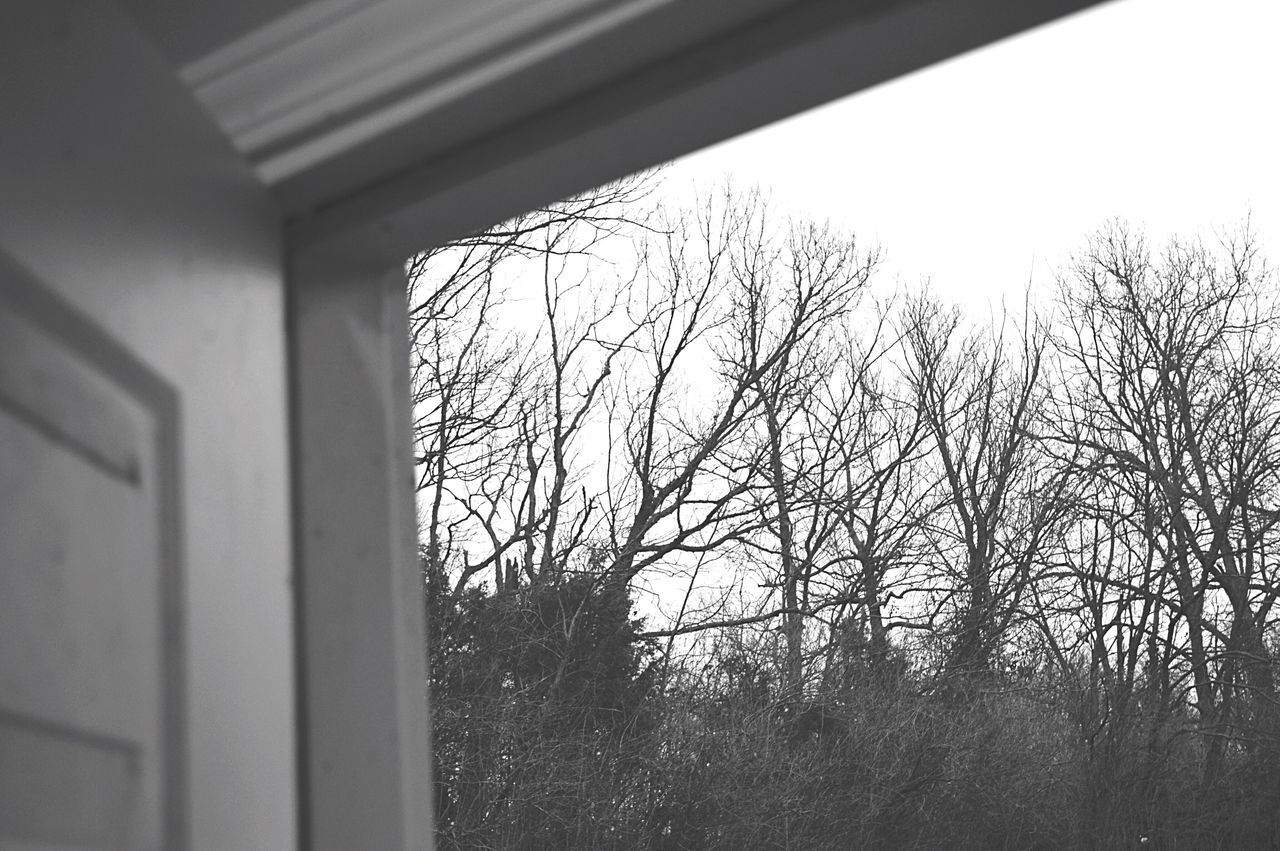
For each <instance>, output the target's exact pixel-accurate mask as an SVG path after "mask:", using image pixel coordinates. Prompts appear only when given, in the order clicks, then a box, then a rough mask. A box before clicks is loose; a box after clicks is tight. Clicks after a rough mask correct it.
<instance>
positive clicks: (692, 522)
mask: <svg viewBox="0 0 1280 851" xmlns="http://www.w3.org/2000/svg"><path fill="white" fill-rule="evenodd" d="M652 188H653V183H652V179H651V178H638V179H635V180H633V181H628V182H624V183H621V184H615V185H612V186H609V187H606V188H605V189H602V190H600V191H599V192H597V193H593V194H591V195H588V196H583V197H581V198H577V199H573V200H570V201H568V202H565V203H563V204H560V205H556V206H553V207H551V208H548V209H545V210H540V211H535V212H534V213H531V214H529V215H527V216H525V217H522V218H521V219H518V220H515V221H512V222H508V223H506V224H504V225H502V226H500V227H497V228H494V229H492V230H490V231H487V232H484V233H481V234H476V235H474V236H472V237H469V238H467V239H464V240H461V241H459V242H457V243H454V244H452V245H449V246H445V247H443V248H441V249H439V250H436V251H433V252H429V253H426V254H423V255H421V256H419V257H417V258H415V259H414V260H413V261H412V262H411V265H410V276H411V281H412V285H411V287H410V294H409V297H410V308H411V312H412V320H413V327H412V343H413V364H412V365H413V370H414V392H415V399H414V405H415V408H414V409H415V415H416V423H415V428H416V438H417V447H418V459H417V460H418V466H417V469H416V475H417V482H418V488H419V495H420V501H419V504H420V513H421V516H422V548H423V565H424V575H425V580H426V587H427V595H426V599H427V602H426V605H427V612H428V619H429V627H430V636H429V640H430V646H429V653H430V663H431V672H430V689H431V699H432V705H433V710H434V714H433V736H434V738H433V748H434V763H435V764H434V766H433V770H434V772H435V778H436V791H437V794H436V800H435V802H434V806H435V808H436V817H437V822H438V825H439V831H440V835H439V841H440V843H441V845H442V846H443V847H445V848H592V849H595V848H600V849H606V848H619V849H621V848H651V849H678V848H725V849H739V848H795V849H802V848H804V849H807V848H974V849H978V848H1046V849H1050V848H1053V849H1056V848H1064V849H1065V848H1127V847H1139V846H1141V847H1150V848H1180V849H1192V848H1195V849H1199V848H1271V847H1275V845H1276V842H1277V836H1280V699H1278V694H1277V687H1276V676H1277V668H1278V664H1277V654H1278V653H1280V631H1278V630H1277V617H1276V613H1275V611H1274V608H1275V603H1276V598H1277V596H1278V595H1280V577H1278V576H1277V565H1278V563H1280V562H1278V560H1277V557H1278V556H1280V552H1278V549H1280V530H1278V529H1277V521H1280V362H1278V361H1277V359H1278V358H1280V338H1278V337H1277V331H1278V330H1280V328H1278V323H1280V305H1277V301H1276V296H1277V293H1276V292H1275V289H1276V287H1275V284H1276V282H1275V280H1274V278H1273V277H1272V275H1271V273H1270V272H1269V270H1268V269H1267V267H1266V266H1265V263H1264V261H1263V259H1262V258H1261V257H1260V256H1259V254H1258V251H1257V248H1256V245H1255V243H1254V242H1253V241H1252V240H1251V239H1250V237H1249V236H1248V235H1247V234H1245V235H1241V236H1239V237H1238V238H1235V239H1234V240H1231V239H1228V240H1222V241H1219V242H1217V243H1214V244H1213V246H1212V247H1207V246H1206V245H1204V244H1202V243H1201V242H1171V243H1169V244H1168V245H1166V246H1162V247H1158V248H1157V247H1152V246H1148V245H1147V244H1146V243H1145V242H1144V240H1143V238H1142V236H1141V235H1139V234H1137V233H1134V232H1132V231H1130V230H1127V229H1125V228H1124V227H1122V226H1120V225H1112V226H1109V227H1107V228H1106V229H1104V230H1102V231H1101V232H1099V233H1098V234H1096V235H1095V236H1093V237H1092V238H1090V239H1088V240H1086V241H1084V243H1083V248H1082V250H1081V251H1080V252H1079V253H1078V255H1077V257H1076V259H1075V260H1074V261H1073V262H1072V263H1071V264H1069V265H1068V266H1067V267H1065V268H1063V269H1062V270H1061V272H1060V275H1059V278H1058V281H1057V286H1056V294H1055V296H1054V297H1053V299H1052V300H1051V301H1046V303H1044V304H1036V305H1032V304H1029V303H1028V304H1024V305H1020V306H1019V307H1018V309H1016V310H1005V311H1003V312H1001V313H1000V314H999V315H998V316H996V317H995V318H994V319H991V320H990V321H987V322H974V321H971V320H970V319H969V318H967V317H964V316H963V315H961V314H960V313H959V312H958V311H957V310H954V309H951V308H948V307H947V306H945V305H942V304H940V303H939V302H938V301H937V300H936V299H935V298H933V297H932V296H931V295H930V294H929V292H928V291H927V289H925V288H921V289H919V290H918V291H914V292H901V291H898V292H893V291H891V290H890V289H888V288H886V287H885V285H884V283H883V282H881V281H879V280H878V278H877V269H878V266H879V258H878V254H877V252H876V251H875V250H868V249H866V248H864V247H862V246H860V245H859V244H858V243H856V242H855V241H854V240H853V239H852V238H851V237H849V236H848V235H844V234H840V233H838V232H836V231H835V230H833V229H831V228H828V227H823V226H818V225H814V224H810V223H794V222H781V221H777V220H776V219H774V218H771V217H770V215H769V214H768V210H767V204H766V203H765V202H764V200H762V199H761V198H760V197H759V196H758V195H756V194H753V193H733V192H728V191H726V192H724V193H722V194H721V195H719V196H715V197H710V198H704V199H703V200H701V201H700V202H699V203H697V204H696V205H695V206H693V207H691V208H688V209H684V210H679V211H676V212H674V213H672V212H669V211H664V210H663V209H661V208H660V206H659V205H658V204H656V203H655V202H654V201H653V199H652V197H651V195H650V194H649V193H650V192H651V190H652Z"/></svg>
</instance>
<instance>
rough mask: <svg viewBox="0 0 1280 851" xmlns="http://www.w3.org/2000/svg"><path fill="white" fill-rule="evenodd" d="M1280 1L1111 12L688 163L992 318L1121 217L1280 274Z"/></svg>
mask: <svg viewBox="0 0 1280 851" xmlns="http://www.w3.org/2000/svg"><path fill="white" fill-rule="evenodd" d="M1278 129H1280V3H1277V2H1275V0H1112V2H1110V3H1106V4H1104V5H1102V6H1101V7H1098V8H1096V9H1094V10H1092V11H1089V12H1086V13H1083V14H1080V15H1076V16H1073V17H1071V18H1068V19H1065V20H1063V21H1060V22H1058V23H1055V24H1052V25H1050V26H1048V27H1042V28H1040V29H1037V30H1034V31H1031V32H1029V33H1026V34H1023V35H1021V36H1018V37H1016V38H1014V39H1010V40H1007V41H1004V42H1000V43H998V44H996V45H993V46H991V47H988V48H985V49H983V50H980V51H977V52H975V53H971V54H967V55H965V56H961V57H958V58H956V59H953V60H951V61H949V62H946V63H943V64H941V65H936V66H933V67H931V68H928V69H926V70H924V71H921V72H918V73H916V74H914V75H911V76H909V77H906V78H903V79H900V80H897V81H894V82H892V83H889V84H886V85H884V86H880V87H878V88H875V89H872V90H869V91H866V92H862V93H860V94H857V95H854V96H851V97H848V98H845V99H843V100H840V101H836V102H834V103H831V104H828V105H826V106H824V107H821V108H819V109H816V110H812V111H810V112H807V113H803V114H801V115H799V116H796V117H794V118H791V119H788V120H786V121H783V122H780V123H778V124H774V125H772V126H769V127H766V128H763V129H760V130H757V131H755V132H753V133H750V134H747V135H745V136H741V137H738V138H737V139H734V140H731V141H729V142H725V143H723V144H720V145H717V146H715V147H713V148H709V149H706V150H704V151H701V152H699V153H696V154H693V155H691V156H688V157H685V158H683V159H681V160H679V161H677V163H676V164H675V165H674V166H673V167H672V169H671V170H670V171H669V173H668V177H669V180H670V184H669V185H670V186H671V189H672V191H673V192H674V193H676V194H679V193H681V192H682V191H684V189H685V188H687V187H689V186H691V185H693V184H695V183H696V184H700V185H705V184H715V183H717V182H719V181H721V180H723V178H724V176H725V175H732V176H733V179H734V182H735V183H738V184H743V185H759V186H760V187H761V188H763V189H766V190H767V191H768V192H769V193H770V194H771V196H772V198H773V201H774V204H775V206H776V207H779V208H781V209H783V210H786V211H787V212H790V213H800V214H805V215H809V216H811V217H814V218H817V219H830V220H831V221H832V222H833V223H837V224H840V225H843V226H847V227H851V228H853V229H854V231H855V232H856V233H857V234H858V236H859V237H860V238H862V239H866V240H868V241H874V242H878V243H879V244H880V245H882V246H883V248H884V249H885V250H886V252H887V260H888V262H887V265H886V272H887V274H888V275H890V276H895V277H901V278H902V279H904V280H905V281H906V282H909V283H914V282H916V281H918V280H920V279H922V278H925V277H927V278H930V279H931V280H932V282H933V286H934V288H935V290H936V291H937V292H938V293H939V294H940V295H941V296H943V297H944V298H946V299H948V300H952V301H956V302H959V303H961V304H964V305H965V306H966V307H968V308H969V309H971V310H979V311H982V312H985V311H986V309H987V307H986V305H987V304H988V303H989V302H990V300H992V299H994V300H997V301H998V300H999V299H1000V298H1001V297H1002V296H1011V297H1012V298H1013V299H1014V300H1020V299H1021V293H1022V290H1023V288H1024V287H1025V286H1026V284H1027V282H1028V279H1029V278H1031V277H1032V275H1033V273H1034V281H1035V285H1036V286H1037V287H1043V286H1045V285H1046V284H1049V283H1050V282H1051V277H1052V273H1053V269H1054V268H1055V267H1056V266H1057V265H1058V264H1060V263H1061V261H1062V260H1063V259H1064V258H1065V257H1066V256H1067V255H1069V254H1070V252H1072V251H1073V250H1075V249H1076V248H1077V247H1078V246H1079V245H1080V244H1081V243H1082V241H1083V239H1084V238H1085V237H1086V236H1087V235H1088V234H1089V233H1091V232H1092V231H1094V230H1096V229H1097V228H1098V226H1099V225H1101V224H1103V223H1104V222H1105V221H1106V220H1107V219H1109V218H1111V217H1122V218H1124V219H1126V220H1128V221H1129V222H1131V223H1132V224H1135V225H1139V226H1142V227H1143V228H1144V229H1145V230H1146V232H1147V233H1148V234H1149V235H1150V236H1152V237H1157V238H1161V239H1163V238H1164V237H1165V236H1167V235H1169V234H1171V233H1180V234H1191V235H1200V236H1203V237H1204V238H1206V239H1207V240H1212V239H1214V234H1215V233H1216V232H1222V231H1223V230H1224V229H1229V228H1231V227H1234V226H1236V225H1238V224H1240V223H1241V222H1243V220H1244V219H1245V217H1246V216H1250V217H1251V220H1252V223H1253V226H1254V229H1255V231H1256V232H1257V233H1258V234H1259V236H1260V237H1261V238H1262V241H1263V244H1264V247H1265V248H1266V253H1267V256H1268V257H1269V259H1270V261H1271V262H1272V264H1280V164H1278V163H1280V160H1278V157H1280V154H1278V151H1280V139H1278V138H1277V130H1278Z"/></svg>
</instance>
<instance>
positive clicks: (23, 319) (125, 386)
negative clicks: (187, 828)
mask: <svg viewBox="0 0 1280 851" xmlns="http://www.w3.org/2000/svg"><path fill="white" fill-rule="evenodd" d="M176 411H177V405H176V402H175V395H174V393H173V392H172V390H171V389H170V388H169V387H168V386H167V385H166V384H165V383H164V382H163V381H162V380H160V379H159V378H158V377H157V376H155V375H154V374H153V373H152V372H151V371H150V370H148V369H147V368H146V367H145V366H144V365H143V364H142V363H141V362H139V361H137V360H136V359H135V358H133V357H132V356H131V355H130V354H129V353H128V352H127V351H126V350H125V349H124V348H123V347H121V346H119V345H118V344H117V343H115V342H114V341H113V340H111V339H110V338H109V337H108V336H107V335H106V334H104V333H103V332H102V330H101V329H100V328H98V327H96V325H95V324H94V323H93V322H92V321H91V320H89V319H87V318H86V317H84V316H81V315H79V314H78V313H76V312H75V311H74V310H72V309H71V308H69V307H68V306H67V305H65V304H63V303H61V302H60V301H59V300H58V299H57V298H55V297H53V296H52V295H51V294H50V293H49V292H47V291H46V290H45V289H44V288H43V287H41V286H40V284H39V283H38V282H36V281H35V280H33V279H32V278H31V277H30V276H29V275H27V274H26V273H25V272H24V271H23V270H21V269H20V268H18V267H17V266H15V265H14V264H13V263H11V262H9V261H8V260H6V259H4V258H3V257H0V851H16V849H26V848H75V849H82V848H83V849H90V848H92V849H99V848H101V849H119V848H127V849H171V848H173V849H177V848H182V847H185V842H184V836H183V822H184V819H183V811H184V804H185V802H184V794H183V790H184V783H183V780H184V773H183V761H182V753H181V750H182V749H181V743H182V741H183V736H182V723H181V711H180V710H181V706H182V700H181V696H182V691H181V682H182V664H183V656H182V642H181V640H180V639H181V630H180V626H181V624H180V600H181V597H180V596H179V592H180V590H181V588H180V576H181V573H180V569H179V558H178V555H179V552H180V536H179V530H178V528H177V517H178V516H179V515H178V512H177V496H178V494H177V489H176V487H175V483H176V481H177V477H176V464H175V458H176V457H177V456H176V453H175V449H176V439H177V416H176Z"/></svg>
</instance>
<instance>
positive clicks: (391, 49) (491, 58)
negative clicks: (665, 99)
mask: <svg viewBox="0 0 1280 851" xmlns="http://www.w3.org/2000/svg"><path fill="white" fill-rule="evenodd" d="M672 2H676V0H436V2H430V3H428V2H424V0H321V1H320V2H315V3H310V4H308V5H306V6H304V7H302V8H300V9H298V10H297V11H295V12H292V13H290V14H288V15H285V16H284V17H282V18H280V19H277V20H275V21H273V22H271V23H270V24H268V25H266V26H264V27H262V28H260V29H258V30H256V31H254V32H252V33H250V34H248V35H246V36H244V37H242V38H240V39H237V40H236V41H234V42H232V43H230V44H228V45H226V46H224V47H222V48H220V49H218V50H217V51H215V52H214V53H212V54H210V55H208V56H205V57H203V58H201V59H199V60H196V61H194V62H192V63H190V64H189V65H187V66H186V67H184V68H183V69H182V70H181V72H180V76H181V78H182V80H183V81H184V82H185V83H186V84H187V86H188V87H189V88H190V89H191V90H192V91H193V93H194V94H195V96H196V98H197V99H198V100H199V101H200V102H201V103H202V104H203V105H204V107H205V108H206V109H207V110H208V111H209V113H210V114H211V115H212V116H213V118H214V120H215V122H216V123H217V124H218V125H219V126H220V127H221V129H222V130H223V132H224V133H225V134H226V135H227V137H228V138H229V139H230V140H231V142H232V144H233V145H234V146H235V147H236V149H237V150H239V151H240V153H241V154H243V155H244V156H245V157H246V158H247V159H248V160H249V161H250V162H251V163H252V164H253V166H254V167H255V169H256V170H257V172H258V174H259V176H260V177H261V178H262V179H263V180H264V181H265V182H266V183H268V184H274V183H277V182H279V181H281V180H284V179H287V178H289V177H291V176H293V175H295V174H298V173H300V172H302V171H305V170H307V169H309V168H312V167H314V166H316V165H317V164H319V163H322V162H324V161H325V160H327V159H329V158H331V157H334V156H337V155H338V154H341V153H343V152H344V151H347V150H350V149H352V148H354V147H356V146H358V145H360V144H362V143H364V142H367V141H369V140H370V139H374V138H376V137H378V136H379V135H381V134H383V133H386V132H388V131H390V130H393V129H395V128H396V127H399V126H401V125H403V124H405V123H408V122H410V121H414V120H416V119H419V118H422V117H423V116H424V115H427V114H429V113H430V112H432V111H433V110H436V109H439V108H440V107H442V106H444V105H447V104H449V103H452V102H455V101H458V100H460V99H463V98H465V97H467V96H468V95H470V94H472V93H473V92H475V91H477V90H479V89H481V88H483V87H485V86H487V85H490V84H492V83H494V82H496V81H499V80H501V79H503V78H506V77H509V76H512V75H516V74H519V73H520V72H521V71H522V70H525V69H527V68H529V67H531V66H533V65H534V64H536V63H537V62H539V61H541V60H543V59H545V58H547V57H548V56H552V55H555V54H556V53H559V52H562V51H565V50H568V49H571V48H572V47H573V46H575V45H576V44H578V43H581V42H583V41H585V40H589V39H591V38H593V37H595V36H597V35H599V34H600V33H602V32H606V31H608V30H610V29H613V28H615V27H619V26H622V25H624V24H625V23H627V22H628V21H629V20H631V19H633V18H635V17H637V16H641V15H644V14H646V13H648V12H650V11H652V10H654V9H655V8H658V7H661V6H664V5H667V4H670V3H672Z"/></svg>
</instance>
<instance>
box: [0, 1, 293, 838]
mask: <svg viewBox="0 0 1280 851" xmlns="http://www.w3.org/2000/svg"><path fill="white" fill-rule="evenodd" d="M0 81H2V82H0V115H3V116H5V122H4V129H3V132H0V252H3V253H5V254H7V255H8V256H9V257H10V258H11V259H12V260H13V261H15V262H16V263H17V264H19V265H20V266H22V267H24V268H25V270H26V271H28V272H29V273H30V274H31V276H32V277H33V278H34V279H36V280H38V281H39V282H41V283H42V284H43V285H44V286H45V287H47V288H48V289H50V290H51V291H53V292H55V293H56V294H58V295H60V296H62V297H63V298H64V299H66V300H68V301H69V302H71V303H72V304H73V305H74V306H75V307H76V308H78V309H79V310H80V311H81V312H82V313H83V314H84V315H85V316H87V317H88V318H89V319H91V320H94V321H96V322H97V323H99V324H100V326H101V327H102V328H103V329H104V330H105V331H106V333H107V334H109V335H110V336H112V337H113V338H114V339H115V340H117V341H119V342H120V343H121V344H123V345H124V346H125V347H127V348H128V349H130V350H131V351H132V353H133V354H134V355H136V356H137V357H138V358H139V359H141V360H142V361H143V362H145V363H146V364H147V365H148V366H150V367H151V368H152V369H153V370H154V371H155V372H156V373H158V374H159V375H160V376H161V377H162V378H163V379H165V380H167V381H168V382H169V383H170V384H172V386H173V387H175V388H176V389H177V391H178V397H179V398H178V423H179V425H178V432H179V445H180V454H179V456H178V466H179V488H180V491H181V497H180V499H181V506H182V509H181V516H180V520H179V523H180V527H181V529H182V532H183V534H182V550H183V553H182V560H183V562H184V565H183V570H184V573H185V576H184V577H183V583H184V585H185V598H184V606H183V611H182V613H181V617H182V620H183V622H184V624H185V634H184V640H185V643H186V648H187V649H186V664H185V681H184V683H183V686H184V689H185V693H186V700H185V727H186V751H187V758H186V763H187V766H188V769H187V771H188V790H189V801H188V803H187V812H188V815H187V820H188V831H189V835H190V837H191V846H192V847H193V848H195V849H210V851H212V849H241V848H243V849H250V848H291V847H294V846H295V843H296V800H295V798H296V793H295V741H294V735H295V729H294V719H293V713H294V698H293V695H294V683H293V661H292V654H293V641H292V624H291V597H290V587H289V581H290V571H291V544H290V519H289V505H288V478H287V477H288V462H287V446H286V422H287V404H286V384H285V345H284V318H283V274H282V269H281V249H280V241H279V233H278V231H279V228H278V219H277V216H276V213H275V211H274V210H273V209H272V207H271V206H270V203H269V201H268V199H267V197H266V196H265V194H264V193H263V191H261V189H260V188H259V186H258V185H257V184H256V182H255V181H254V179H253V177H252V176H251V175H250V174H249V172H248V171H247V169H246V168H245V167H244V166H243V165H242V163H241V162H240V161H239V159H238V158H237V157H236V156H235V155H234V154H233V152H232V151H231V150H230V148H229V147H228V146H227V144H226V143H225V142H224V140H223V139H222V138H221V136H220V135H219V134H218V133H216V131H215V130H214V129H213V127H212V126H211V125H210V124H209V122H208V121H207V120H206V118H205V116H204V115H203V114H202V113H201V112H199V111H198V110H197V108H196V107H195V105H194V104H193V103H192V102H191V101H190V100H189V98H188V96H187V94H186V92H185V91H184V90H183V89H182V88H181V87H180V86H179V84H178V83H177V81H176V80H175V79H174V77H173V74H172V73H171V71H170V69H169V68H168V67H167V65H166V64H165V62H164V61H163V60H162V58H161V56H160V55H159V53H158V52H157V51H156V50H155V49H154V48H153V46H152V45H151V44H150V43H149V42H148V41H147V40H146V39H145V38H144V37H143V36H142V35H141V34H140V33H139V32H138V31H137V30H136V29H135V28H134V26H133V25H132V24H131V23H130V22H129V21H128V20H126V19H125V18H124V17H123V16H121V15H120V14H119V13H118V12H117V11H116V10H115V7H114V6H113V5H112V4H107V3H76V2H68V0H17V2H6V3H5V11H4V26H2V27H0ZM0 567H2V566H0Z"/></svg>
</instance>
